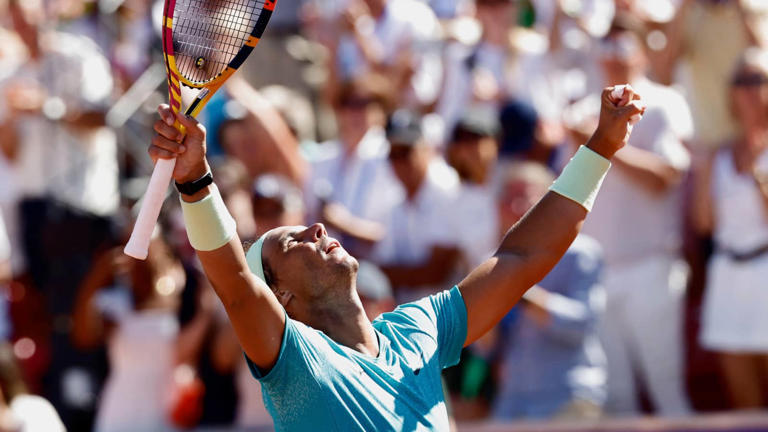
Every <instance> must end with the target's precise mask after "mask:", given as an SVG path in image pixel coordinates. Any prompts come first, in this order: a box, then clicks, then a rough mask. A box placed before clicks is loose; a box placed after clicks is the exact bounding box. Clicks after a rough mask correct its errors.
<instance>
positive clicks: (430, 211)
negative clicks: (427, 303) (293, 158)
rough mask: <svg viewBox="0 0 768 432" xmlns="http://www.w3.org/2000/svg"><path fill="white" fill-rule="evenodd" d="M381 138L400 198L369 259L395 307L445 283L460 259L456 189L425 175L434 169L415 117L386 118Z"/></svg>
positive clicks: (399, 113) (387, 214)
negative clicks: (382, 277) (392, 293)
mask: <svg viewBox="0 0 768 432" xmlns="http://www.w3.org/2000/svg"><path fill="white" fill-rule="evenodd" d="M387 138H388V139H389V141H390V150H389V161H390V164H391V166H392V169H393V170H394V172H395V175H396V176H397V179H398V180H399V182H400V184H401V185H402V187H403V189H404V190H405V196H404V197H403V198H402V200H401V201H400V202H398V203H396V204H395V205H394V206H393V207H392V208H391V209H389V210H388V211H387V212H385V213H382V214H381V216H380V217H381V219H380V220H381V222H382V223H383V224H384V226H385V227H386V232H387V235H386V236H385V237H384V238H383V239H382V240H381V241H380V242H379V243H377V244H376V246H375V248H374V251H373V252H372V255H371V260H372V261H374V262H375V263H376V264H378V265H379V266H381V268H382V270H383V271H384V273H385V274H386V275H387V277H389V280H390V282H391V283H392V286H393V287H394V289H395V298H396V299H397V300H398V303H401V302H407V301H408V300H409V299H410V300H413V299H416V298H421V297H423V296H424V295H427V294H432V293H434V292H436V290H437V287H439V286H445V285H448V284H450V281H449V279H450V278H451V276H453V273H454V271H455V270H456V266H457V264H458V260H459V258H460V252H459V249H458V246H459V240H458V238H457V234H456V233H457V232H458V230H457V229H455V228H454V227H453V226H452V224H451V219H450V218H451V216H450V215H451V212H452V209H451V206H452V205H453V204H454V203H455V202H456V201H455V199H456V193H457V188H456V186H455V185H454V184H451V183H444V182H440V181H438V179H437V176H434V175H430V171H432V170H435V169H436V168H437V166H436V165H435V164H434V163H433V159H434V158H435V156H434V153H433V149H432V148H431V147H430V146H429V145H428V144H427V143H426V141H425V140H424V136H423V134H422V129H421V118H420V117H418V115H416V114H414V113H412V112H409V111H397V112H395V113H394V114H392V116H391V117H390V119H389V122H388V124H387Z"/></svg>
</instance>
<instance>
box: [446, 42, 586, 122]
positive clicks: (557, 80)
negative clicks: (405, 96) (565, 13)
mask: <svg viewBox="0 0 768 432" xmlns="http://www.w3.org/2000/svg"><path fill="white" fill-rule="evenodd" d="M521 45H522V43H521ZM533 45H536V44H531V46H523V47H521V49H520V50H518V51H517V52H513V51H511V50H509V49H506V48H503V47H498V46H495V45H491V44H488V43H485V42H480V43H478V44H477V45H474V46H467V45H464V44H461V43H454V44H451V45H450V46H449V47H448V48H447V50H446V55H445V83H444V84H443V88H444V89H446V91H443V93H442V94H441V96H440V100H439V102H438V106H437V113H438V114H439V115H440V117H441V118H442V119H443V122H444V124H445V134H446V136H448V135H450V133H451V131H452V130H453V127H454V126H455V125H456V123H457V122H458V120H459V119H460V118H461V116H462V115H463V114H464V111H465V110H466V109H467V107H470V106H484V105H491V108H499V107H498V106H497V105H498V103H497V102H478V101H476V100H475V96H474V94H473V91H474V89H473V85H474V84H473V82H474V80H475V74H480V73H483V74H489V75H490V76H492V77H493V78H494V80H495V81H496V83H497V85H498V86H499V87H500V88H499V91H500V92H501V94H502V98H503V100H502V103H503V102H507V101H511V100H515V101H518V102H523V103H526V104H528V105H529V106H530V107H531V108H534V109H535V110H536V112H537V114H538V115H539V116H541V117H542V118H545V119H559V117H560V115H561V113H562V110H563V109H564V108H565V107H566V106H567V104H568V102H569V100H568V99H569V93H570V92H572V91H573V90H572V89H571V88H570V87H573V85H572V82H573V81H574V79H573V76H574V75H575V74H576V72H573V71H568V70H562V68H561V66H560V65H558V64H557V62H556V60H555V59H553V57H552V56H551V55H549V54H546V53H545V52H543V51H541V50H539V48H543V47H545V46H546V45H545V44H544V45H542V46H541V47H534V46H533ZM577 87H580V88H579V93H580V96H581V94H583V88H581V87H583V85H581V86H577ZM448 90H449V91H448Z"/></svg>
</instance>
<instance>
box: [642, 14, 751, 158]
mask: <svg viewBox="0 0 768 432" xmlns="http://www.w3.org/2000/svg"><path fill="white" fill-rule="evenodd" d="M757 3H759V2H743V1H699V0H683V1H682V2H681V4H680V7H679V9H678V12H677V15H676V16H675V18H674V19H673V20H672V21H671V22H670V23H669V24H668V26H667V30H666V33H667V37H666V39H667V43H666V47H665V48H664V54H663V56H662V57H661V58H660V61H659V62H658V63H657V64H654V69H655V71H656V75H657V76H658V79H659V80H660V81H661V82H666V83H669V82H672V80H673V78H674V75H675V71H676V70H677V67H678V65H679V64H682V65H683V66H685V69H684V71H685V72H686V75H687V77H686V79H685V80H684V82H685V83H686V87H687V93H688V96H689V100H690V102H691V106H692V107H693V115H694V124H695V126H696V129H695V133H696V136H695V139H694V141H693V144H694V145H695V146H696V147H700V148H716V147H717V146H719V145H721V144H723V143H726V142H728V141H729V140H732V139H733V138H734V137H735V136H736V135H737V134H738V132H737V131H738V125H737V124H736V123H735V122H734V121H733V118H732V116H731V114H730V108H729V103H730V101H729V99H728V95H727V91H726V89H727V88H728V84H729V83H728V79H729V77H730V76H731V72H732V68H733V65H734V64H735V63H736V61H737V60H738V57H739V55H740V54H741V53H742V52H743V51H744V49H746V48H747V46H749V45H751V44H754V43H758V42H760V41H761V40H763V39H764V37H765V36H763V35H761V34H760V32H759V31H758V28H757V27H756V26H755V23H754V19H755V18H756V16H757V15H758V13H757V11H754V10H752V9H753V8H754V7H755V5H756V4H757ZM763 15H764V12H763Z"/></svg>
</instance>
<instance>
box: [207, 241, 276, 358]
mask: <svg viewBox="0 0 768 432" xmlns="http://www.w3.org/2000/svg"><path fill="white" fill-rule="evenodd" d="M198 256H199V257H200V261H201V262H202V264H203V268H204V269H205V273H206V275H207V276H208V279H209V280H210V281H211V284H212V285H213V287H214V289H215V290H216V294H217V295H218V296H219V299H221V302H222V304H223V305H224V308H225V309H226V311H227V315H228V316H229V320H230V321H231V323H232V327H233V328H234V329H235V333H237V337H238V339H239V340H240V345H241V346H242V348H243V351H245V353H246V354H247V355H248V358H250V359H251V360H252V361H253V362H254V363H255V364H256V365H257V366H259V367H260V368H263V369H269V368H271V367H272V366H273V365H274V363H275V361H276V360H277V356H278V354H279V353H280V344H281V341H282V337H283V332H284V330H285V311H284V310H283V307H282V306H281V305H280V303H279V302H278V301H277V298H275V296H274V295H273V294H272V293H271V292H270V290H269V288H268V287H267V286H266V284H265V283H264V282H263V281H261V280H260V279H259V278H257V277H256V276H254V275H253V274H252V273H251V271H250V270H249V269H248V264H247V263H246V261H245V253H244V252H243V249H242V246H241V245H240V242H239V239H237V237H236V238H235V239H233V240H232V241H230V242H229V243H228V244H226V245H225V246H223V247H221V248H219V249H217V250H215V251H210V252H202V251H198Z"/></svg>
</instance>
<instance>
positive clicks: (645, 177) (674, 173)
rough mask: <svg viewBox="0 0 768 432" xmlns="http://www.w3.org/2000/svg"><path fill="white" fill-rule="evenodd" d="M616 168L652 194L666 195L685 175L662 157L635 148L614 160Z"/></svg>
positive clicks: (625, 150)
mask: <svg viewBox="0 0 768 432" xmlns="http://www.w3.org/2000/svg"><path fill="white" fill-rule="evenodd" d="M613 162H614V164H615V165H616V168H618V169H620V170H622V171H623V172H624V173H626V174H627V175H628V176H629V177H630V178H632V179H634V180H635V181H636V182H637V183H638V184H639V185H640V186H641V187H643V188H644V189H646V190H647V191H649V192H652V193H664V192H666V191H667V190H669V188H671V187H672V186H675V185H677V184H678V183H679V182H680V180H681V179H682V176H683V173H682V172H681V171H680V170H678V169H677V168H675V167H673V166H672V165H671V164H669V163H668V162H667V161H665V160H664V159H662V158H661V157H660V156H658V155H656V154H654V153H651V152H649V151H645V150H641V149H639V148H635V147H631V146H629V147H626V148H625V149H623V150H622V151H620V152H619V153H618V154H616V156H615V157H614V158H613Z"/></svg>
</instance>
